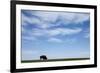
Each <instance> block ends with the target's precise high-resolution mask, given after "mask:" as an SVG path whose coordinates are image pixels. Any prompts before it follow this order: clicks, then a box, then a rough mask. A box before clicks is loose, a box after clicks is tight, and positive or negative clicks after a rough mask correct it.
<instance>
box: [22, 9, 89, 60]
mask: <svg viewBox="0 0 100 73" xmlns="http://www.w3.org/2000/svg"><path fill="white" fill-rule="evenodd" d="M89 30H90V14H89V13H82V12H81V13H78V12H56V11H36V10H33V11H32V10H21V33H22V35H21V36H22V38H21V41H22V46H21V49H22V51H21V52H22V60H37V59H39V56H40V55H46V56H47V57H48V59H61V58H84V57H90V36H89V35H90V31H89Z"/></svg>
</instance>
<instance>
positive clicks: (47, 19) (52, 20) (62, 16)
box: [22, 11, 89, 29]
mask: <svg viewBox="0 0 100 73" xmlns="http://www.w3.org/2000/svg"><path fill="white" fill-rule="evenodd" d="M23 12H27V13H28V14H30V15H31V17H30V16H26V15H25V13H22V24H24V25H26V23H25V22H29V23H30V24H33V25H37V26H38V27H40V28H45V29H46V28H48V27H52V26H58V25H59V24H65V25H68V24H78V23H82V22H84V21H86V20H88V19H89V13H75V12H49V11H47V12H46V11H23Z"/></svg>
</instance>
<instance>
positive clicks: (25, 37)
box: [22, 36, 37, 41]
mask: <svg viewBox="0 0 100 73" xmlns="http://www.w3.org/2000/svg"><path fill="white" fill-rule="evenodd" d="M22 39H23V40H30V41H32V40H37V38H35V37H34V36H22Z"/></svg>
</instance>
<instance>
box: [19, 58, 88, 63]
mask: <svg viewBox="0 0 100 73" xmlns="http://www.w3.org/2000/svg"><path fill="white" fill-rule="evenodd" d="M89 59H90V58H67V59H48V60H45V61H43V60H22V61H21V63H33V62H53V61H77V60H89Z"/></svg>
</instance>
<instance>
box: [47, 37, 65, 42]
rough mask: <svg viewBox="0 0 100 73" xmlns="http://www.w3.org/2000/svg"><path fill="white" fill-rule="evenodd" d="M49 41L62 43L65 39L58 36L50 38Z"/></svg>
mask: <svg viewBox="0 0 100 73" xmlns="http://www.w3.org/2000/svg"><path fill="white" fill-rule="evenodd" d="M48 42H53V43H62V42H63V41H62V40H61V39H58V38H53V37H52V38H49V39H48Z"/></svg>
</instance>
